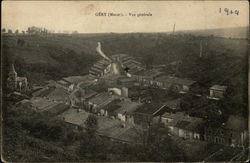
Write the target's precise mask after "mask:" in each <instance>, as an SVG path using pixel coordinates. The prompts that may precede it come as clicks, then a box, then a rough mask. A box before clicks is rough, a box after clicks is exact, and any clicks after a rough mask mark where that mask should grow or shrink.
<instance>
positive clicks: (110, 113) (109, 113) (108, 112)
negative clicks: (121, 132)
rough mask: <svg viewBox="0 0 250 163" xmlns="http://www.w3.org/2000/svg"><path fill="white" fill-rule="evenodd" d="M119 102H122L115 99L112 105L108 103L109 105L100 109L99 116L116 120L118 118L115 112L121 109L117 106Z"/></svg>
mask: <svg viewBox="0 0 250 163" xmlns="http://www.w3.org/2000/svg"><path fill="white" fill-rule="evenodd" d="M118 102H120V100H119V99H115V100H113V101H111V102H110V103H108V104H107V105H105V106H103V107H100V108H99V109H98V114H100V115H101V116H106V117H112V118H115V117H116V113H115V111H116V110H117V109H119V108H120V106H119V105H117V103H118Z"/></svg>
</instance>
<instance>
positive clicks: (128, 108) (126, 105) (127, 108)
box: [115, 100, 142, 114]
mask: <svg viewBox="0 0 250 163" xmlns="http://www.w3.org/2000/svg"><path fill="white" fill-rule="evenodd" d="M118 105H119V106H120V108H119V109H117V110H116V111H115V112H116V113H121V114H124V113H132V112H134V111H135V110H136V109H137V108H138V107H140V106H141V105H142V103H138V102H132V101H130V100H123V101H121V102H119V103H118Z"/></svg>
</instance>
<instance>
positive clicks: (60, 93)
mask: <svg viewBox="0 0 250 163" xmlns="http://www.w3.org/2000/svg"><path fill="white" fill-rule="evenodd" d="M69 95H70V94H69V92H68V91H67V90H65V89H63V88H61V87H56V88H55V89H54V90H52V91H51V92H49V94H47V96H46V98H47V99H49V100H52V101H54V102H61V103H65V104H69V103H70V99H69Z"/></svg>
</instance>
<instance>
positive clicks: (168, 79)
mask: <svg viewBox="0 0 250 163" xmlns="http://www.w3.org/2000/svg"><path fill="white" fill-rule="evenodd" d="M155 80H158V81H162V82H168V83H174V84H180V85H192V84H194V83H196V82H195V81H193V80H189V79H183V78H178V77H173V76H166V75H164V76H159V77H157V78H156V79H155Z"/></svg>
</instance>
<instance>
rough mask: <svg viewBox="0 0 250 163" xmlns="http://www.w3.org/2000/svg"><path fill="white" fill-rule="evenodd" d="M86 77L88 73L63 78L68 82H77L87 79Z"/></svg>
mask: <svg viewBox="0 0 250 163" xmlns="http://www.w3.org/2000/svg"><path fill="white" fill-rule="evenodd" d="M88 79H89V76H88V75H85V76H69V77H65V78H63V80H64V81H67V82H69V83H79V82H81V81H84V80H88Z"/></svg>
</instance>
